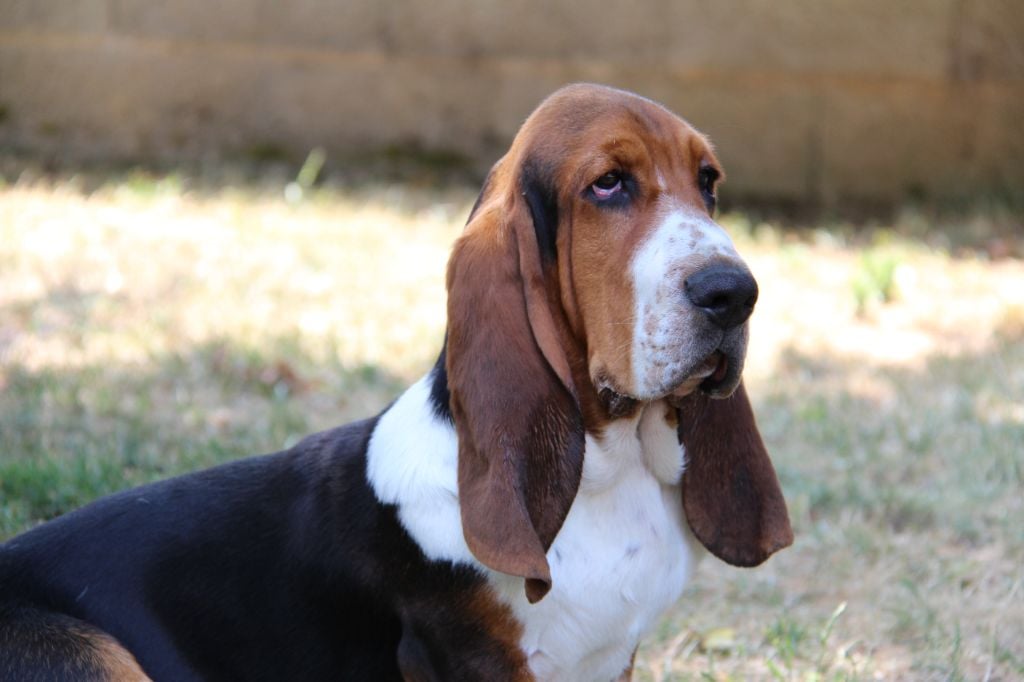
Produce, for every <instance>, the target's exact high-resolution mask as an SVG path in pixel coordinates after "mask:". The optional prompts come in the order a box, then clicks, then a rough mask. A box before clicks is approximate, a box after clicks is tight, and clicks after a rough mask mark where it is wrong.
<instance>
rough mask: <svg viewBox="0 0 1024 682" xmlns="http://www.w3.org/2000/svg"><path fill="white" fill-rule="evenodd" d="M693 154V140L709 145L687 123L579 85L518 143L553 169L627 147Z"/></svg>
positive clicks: (626, 96) (559, 95)
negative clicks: (631, 144) (643, 146)
mask: <svg viewBox="0 0 1024 682" xmlns="http://www.w3.org/2000/svg"><path fill="white" fill-rule="evenodd" d="M630 136H635V137H639V138H641V139H639V140H632V141H638V142H641V143H647V146H650V147H658V148H666V149H668V150H672V149H673V148H674V149H675V150H676V151H677V152H680V153H687V152H689V151H690V149H689V147H690V144H691V140H690V139H689V138H691V137H693V138H696V140H695V141H697V142H699V143H701V144H703V145H706V144H707V143H706V141H705V140H704V139H703V137H702V136H700V134H699V133H697V132H696V131H695V130H694V129H693V128H692V127H690V126H689V125H688V124H687V123H686V122H685V121H683V120H682V119H680V118H679V117H677V116H676V115H675V114H673V113H672V112H670V111H669V110H667V109H665V108H664V107H662V106H661V105H660V104H657V103H656V102H653V101H651V100H648V99H645V98H643V97H640V96H639V95H636V94H633V93H630V92H625V91H622V90H615V89H613V88H607V87H602V86H591V85H574V86H569V87H567V88H563V89H562V90H559V91H558V92H556V93H555V94H554V95H552V96H551V97H549V98H548V99H547V100H545V101H544V102H543V103H542V104H541V105H540V106H539V107H538V108H537V109H536V110H535V111H534V112H533V114H532V115H531V116H530V118H529V119H527V121H526V124H525V125H524V126H523V128H522V130H521V131H520V134H519V136H518V138H517V140H516V142H515V144H514V147H519V148H521V149H523V150H524V151H525V150H526V149H529V151H530V156H531V157H532V158H534V159H535V160H538V161H540V162H541V163H544V165H547V166H549V167H550V168H552V170H554V169H556V168H557V169H559V170H564V168H560V167H561V166H563V165H564V164H566V163H568V164H572V163H573V162H578V161H579V158H578V157H579V155H586V154H587V153H593V152H595V151H602V150H608V149H609V148H611V149H614V148H615V147H616V146H619V145H622V144H628V143H629V142H630V141H631V140H627V139H626V138H628V137H630Z"/></svg>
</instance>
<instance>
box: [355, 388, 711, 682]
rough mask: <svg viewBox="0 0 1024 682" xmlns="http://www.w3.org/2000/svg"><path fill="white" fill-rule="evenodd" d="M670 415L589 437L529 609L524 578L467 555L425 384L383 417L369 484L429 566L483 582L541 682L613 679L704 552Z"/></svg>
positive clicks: (657, 412) (445, 446)
mask: <svg viewBox="0 0 1024 682" xmlns="http://www.w3.org/2000/svg"><path fill="white" fill-rule="evenodd" d="M666 409H667V408H666V405H665V404H664V403H662V402H656V403H651V404H648V405H646V406H644V407H643V409H642V410H641V411H640V412H639V413H638V414H637V415H635V416H634V417H632V418H629V419H620V420H617V421H615V422H613V423H612V424H610V425H609V427H608V428H607V429H606V430H605V433H604V434H603V435H602V436H601V437H599V438H596V437H594V436H592V435H591V434H588V435H587V437H586V450H585V454H584V461H583V478H582V480H581V483H580V489H579V493H578V494H577V496H576V499H575V500H574V501H573V504H572V507H571V508H570V510H569V515H568V516H567V517H566V520H565V524H564V525H563V526H562V529H561V531H560V532H559V533H558V536H557V537H556V538H555V541H554V543H553V544H552V546H551V549H550V550H549V551H548V555H547V558H548V563H549V564H550V566H551V577H552V588H551V591H550V592H549V593H548V594H547V596H546V597H544V599H542V600H541V601H540V602H538V603H537V604H530V603H529V602H528V601H527V600H526V596H525V593H524V588H523V580H522V578H517V577H514V576H509V575H504V574H500V573H497V572H495V571H491V570H490V569H487V568H486V567H484V566H482V565H481V564H480V563H479V562H478V561H477V560H476V559H475V558H474V557H473V556H472V554H471V553H470V552H469V549H468V548H467V547H466V543H465V540H464V539H463V535H462V524H461V520H460V516H459V505H458V496H457V488H456V481H457V475H456V467H457V454H458V444H457V439H456V436H455V430H454V428H453V427H452V426H451V425H449V424H447V423H445V422H444V421H443V420H441V419H440V418H439V417H437V416H436V415H435V414H434V411H433V408H432V405H431V402H430V383H429V379H423V380H421V381H419V382H418V383H416V384H415V385H413V386H412V387H411V388H410V389H409V390H408V391H406V393H405V394H404V395H402V397H400V398H399V399H398V401H397V402H396V403H395V404H394V405H393V406H392V407H391V408H390V409H389V410H388V411H387V412H386V413H385V414H384V415H383V416H382V417H381V420H380V422H379V423H378V425H377V428H376V430H375V431H374V434H373V437H372V438H371V440H370V446H369V452H368V465H367V466H368V469H367V475H368V478H369V481H370V484H371V485H372V487H373V489H374V491H375V492H376V494H377V497H378V499H380V500H381V502H387V503H391V504H396V505H398V508H399V519H400V520H401V523H402V525H403V526H404V527H405V529H406V530H407V531H408V532H409V534H410V535H411V536H412V538H413V539H414V540H415V541H416V542H417V543H418V544H419V545H420V547H422V548H423V551H424V553H425V554H426V555H427V556H428V557H430V558H431V559H435V560H449V561H454V562H459V563H465V564H469V565H472V566H475V567H476V568H477V569H479V570H480V571H481V572H482V573H484V574H485V575H487V576H488V579H489V580H490V582H491V584H492V585H493V586H494V588H495V590H496V592H497V594H498V595H499V596H500V598H501V599H502V600H503V601H504V602H506V603H507V604H508V605H509V606H510V607H511V608H512V610H513V613H515V615H516V617H517V619H518V620H519V621H520V623H521V624H522V626H523V636H522V640H521V642H520V644H521V647H522V649H523V651H524V653H525V654H526V655H527V657H528V659H529V662H530V667H531V669H532V670H533V673H534V674H535V675H536V677H537V679H538V680H586V681H588V682H590V681H592V680H612V679H614V678H615V677H617V676H618V675H619V674H620V673H621V672H622V671H623V670H624V669H625V668H626V667H627V666H628V665H629V661H630V657H631V655H632V653H633V651H634V649H635V648H636V646H637V644H638V643H639V642H640V639H641V638H642V637H643V636H644V635H645V634H647V633H648V632H649V631H650V630H651V628H652V627H654V625H656V624H657V622H658V620H659V618H660V617H661V616H662V615H663V614H664V612H665V611H666V610H667V609H669V608H670V607H671V606H672V605H673V604H674V603H675V601H676V600H677V599H678V598H679V595H680V594H681V592H682V590H683V586H684V585H685V583H686V581H687V580H688V579H689V577H690V575H691V574H692V571H693V566H694V562H695V558H696V557H698V556H700V555H701V554H702V553H703V549H702V548H700V545H699V544H698V543H697V542H696V540H695V539H694V538H693V536H692V534H691V533H690V530H689V527H688V526H687V523H686V520H685V519H684V517H683V510H682V498H681V493H680V489H679V478H680V475H681V474H682V468H683V450H682V447H681V446H680V445H679V443H678V440H677V436H676V432H675V428H674V426H673V425H672V424H670V423H669V422H668V421H666V419H665V415H666Z"/></svg>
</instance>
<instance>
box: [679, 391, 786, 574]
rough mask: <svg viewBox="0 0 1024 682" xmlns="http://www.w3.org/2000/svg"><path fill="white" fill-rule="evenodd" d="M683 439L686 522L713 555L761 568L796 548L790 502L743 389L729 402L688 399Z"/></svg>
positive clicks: (683, 416) (683, 415)
mask: <svg viewBox="0 0 1024 682" xmlns="http://www.w3.org/2000/svg"><path fill="white" fill-rule="evenodd" d="M679 440H680V442H681V443H682V444H683V446H684V447H685V448H686V469H685V470H684V472H683V485H682V488H683V508H684V509H685V510H686V519H687V521H688V522H689V524H690V528H691V529H692V530H693V533H694V535H696V536H697V539H698V540H700V541H701V542H702V543H703V544H704V546H705V547H707V548H708V550H710V551H711V553H712V554H714V555H715V556H717V557H718V558H719V559H722V560H723V561H725V562H727V563H730V564H733V565H734V566H757V565H758V564H760V563H761V562H763V561H764V560H765V559H767V558H768V557H769V556H771V555H772V554H773V553H774V552H776V551H778V550H780V549H782V548H783V547H788V546H789V545H791V544H792V543H793V530H792V528H791V527H790V525H789V514H788V513H787V511H786V501H785V500H784V499H783V497H782V490H781V489H780V488H779V481H778V478H777V477H776V475H775V469H774V467H772V463H771V460H770V459H769V458H768V451H767V449H766V448H765V446H764V441H762V440H761V434H760V432H759V431H758V430H757V423H756V421H755V420H754V412H753V410H752V409H751V407H750V400H749V399H748V398H747V391H746V389H745V388H744V386H743V384H742V383H741V384H740V386H739V388H738V389H736V392H735V393H733V395H732V396H731V397H729V398H724V399H721V400H716V399H712V398H710V397H708V396H706V395H704V394H703V393H701V392H700V391H696V392H694V393H692V394H691V395H689V396H687V397H686V398H684V399H683V400H682V401H681V405H680V408H679Z"/></svg>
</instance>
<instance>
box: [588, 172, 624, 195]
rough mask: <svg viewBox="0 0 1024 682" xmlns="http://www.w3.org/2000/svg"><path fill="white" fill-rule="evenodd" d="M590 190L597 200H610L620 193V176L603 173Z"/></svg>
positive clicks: (614, 173)
mask: <svg viewBox="0 0 1024 682" xmlns="http://www.w3.org/2000/svg"><path fill="white" fill-rule="evenodd" d="M590 189H591V190H592V191H593V192H594V196H595V197H596V198H597V199H599V200H603V199H610V198H611V197H613V196H615V195H616V194H618V193H619V192H621V191H622V176H620V175H619V174H618V173H617V172H615V171H612V172H610V173H605V174H604V175H602V176H601V177H599V178H598V179H597V180H595V181H594V183H593V184H592V185H591V186H590Z"/></svg>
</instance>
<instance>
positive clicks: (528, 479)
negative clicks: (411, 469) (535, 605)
mask: <svg viewBox="0 0 1024 682" xmlns="http://www.w3.org/2000/svg"><path fill="white" fill-rule="evenodd" d="M523 182H524V180H523V179H522V178H521V177H515V178H503V176H502V174H501V172H500V171H499V170H498V169H496V170H495V171H493V172H492V174H491V176H490V177H489V180H488V183H487V187H486V188H485V194H484V195H482V196H481V199H480V201H479V202H478V205H477V207H476V208H475V209H474V212H473V215H472V216H471V219H470V222H469V224H468V225H467V226H466V231H465V233H464V234H463V236H462V237H461V238H460V239H459V240H458V242H457V243H456V245H455V248H454V250H453V252H452V257H451V260H450V262H449V265H448V345H447V360H446V363H447V372H448V387H449V390H450V394H451V399H450V406H451V411H452V417H453V419H454V421H455V428H456V431H457V433H458V438H459V462H458V481H459V500H460V506H461V512H462V527H463V533H464V535H465V538H466V543H467V544H468V546H469V549H470V550H471V551H472V552H473V554H474V555H475V556H476V557H477V559H479V560H480V561H481V562H482V563H483V564H484V565H486V566H489V567H490V568H493V569H495V570H497V571H501V572H502V573H508V574H511V575H517V576H522V577H523V578H525V579H526V594H527V598H528V599H529V600H530V601H531V602H536V601H537V600H539V599H541V598H542V597H543V596H544V595H545V594H546V593H547V591H548V590H549V589H550V587H551V571H550V567H549V566H548V562H547V558H546V556H545V555H546V553H547V550H548V548H549V547H550V546H551V543H552V541H553V540H554V538H555V535H556V534H557V533H558V531H559V529H560V528H561V527H562V522H563V521H564V520H565V516H566V514H568V513H569V507H570V505H571V504H572V501H573V498H574V497H575V496H576V491H577V489H578V488H579V482H580V475H581V473H582V468H583V444H584V436H583V421H582V415H581V413H580V409H579V405H578V400H577V397H576V391H575V388H574V385H573V383H572V378H571V374H570V371H569V363H568V359H567V357H566V355H565V352H564V350H563V349H562V347H561V343H560V342H559V337H558V334H557V331H556V327H555V323H554V318H553V316H552V309H551V307H550V305H551V304H550V303H549V296H548V293H547V291H546V285H545V273H544V267H543V266H542V263H541V249H542V248H543V246H540V247H539V245H538V240H539V239H540V238H541V235H542V234H545V235H546V234H549V233H550V234H553V230H554V229H555V226H554V225H550V224H543V225H542V224H539V223H547V222H549V221H550V220H551V219H552V218H553V216H552V214H551V213H552V211H553V210H554V207H553V204H552V203H551V202H552V198H551V197H550V196H547V197H546V198H545V196H542V195H538V194H537V193H536V192H537V189H536V188H535V187H532V186H527V187H524V186H523ZM555 219H557V218H555ZM552 298H554V297H552Z"/></svg>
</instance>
